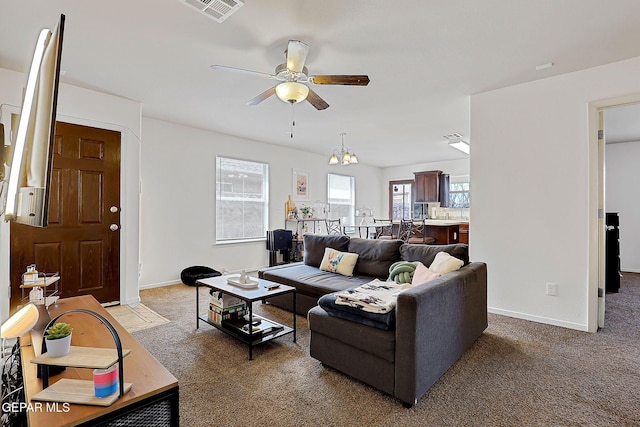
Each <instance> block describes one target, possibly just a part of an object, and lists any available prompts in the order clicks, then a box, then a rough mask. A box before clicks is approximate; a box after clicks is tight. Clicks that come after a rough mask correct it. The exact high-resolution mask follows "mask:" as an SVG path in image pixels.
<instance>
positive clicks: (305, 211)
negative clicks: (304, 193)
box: [300, 205, 313, 219]
mask: <svg viewBox="0 0 640 427" xmlns="http://www.w3.org/2000/svg"><path fill="white" fill-rule="evenodd" d="M300 213H302V218H304V219H308V218H313V208H312V207H311V206H305V205H302V206H301V207H300Z"/></svg>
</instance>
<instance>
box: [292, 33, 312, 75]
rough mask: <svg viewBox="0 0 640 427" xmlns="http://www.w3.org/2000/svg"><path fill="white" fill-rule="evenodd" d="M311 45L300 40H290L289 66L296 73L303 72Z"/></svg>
mask: <svg viewBox="0 0 640 427" xmlns="http://www.w3.org/2000/svg"><path fill="white" fill-rule="evenodd" d="M307 53H309V46H308V45H306V44H305V43H302V42H301V41H299V40H289V45H288V46H287V68H288V69H289V70H291V71H295V72H296V73H301V72H302V68H303V67H304V62H305V61H306V60H307Z"/></svg>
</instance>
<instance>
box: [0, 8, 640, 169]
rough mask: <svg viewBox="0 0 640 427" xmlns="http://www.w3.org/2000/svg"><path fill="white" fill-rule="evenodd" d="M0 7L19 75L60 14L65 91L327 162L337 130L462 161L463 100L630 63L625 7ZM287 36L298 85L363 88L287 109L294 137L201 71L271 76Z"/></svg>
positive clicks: (404, 153)
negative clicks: (304, 70) (301, 50)
mask: <svg viewBox="0 0 640 427" xmlns="http://www.w3.org/2000/svg"><path fill="white" fill-rule="evenodd" d="M0 10H2V14H1V16H2V17H1V18H0V19H1V20H2V23H1V25H0V40H2V43H0V67H3V68H7V69H11V70H16V71H21V72H26V71H27V70H28V66H29V61H30V57H31V54H32V50H33V47H34V44H35V40H36V37H37V34H38V32H39V30H40V29H41V28H43V27H47V26H53V25H54V24H55V23H56V22H57V20H58V16H59V14H60V13H64V14H65V15H66V18H67V19H66V30H65V40H64V49H63V64H62V65H63V70H64V71H65V74H64V76H63V77H62V81H63V82H65V83H69V84H73V85H76V86H80V87H86V88H89V89H93V90H97V91H101V92H105V93H109V94H113V95H117V96H120V97H124V98H128V99H132V100H136V101H139V102H141V103H142V105H143V115H144V116H147V117H153V118H158V119H163V120H168V121H172V122H177V123H182V124H185V125H189V126H194V127H198V128H203V129H211V130H215V131H218V132H222V133H225V134H232V135H238V136H241V137H244V138H249V139H253V140H258V141H263V142H268V143H273V144H280V145H285V146H289V147H295V148H300V149H301V150H306V151H313V152H317V153H322V154H326V155H327V157H328V156H329V155H330V154H331V152H332V151H333V149H334V148H336V147H337V146H339V144H340V136H339V133H341V132H346V134H347V135H346V137H345V143H346V145H347V146H349V147H351V148H352V149H353V150H354V151H356V153H357V154H358V158H359V159H360V161H361V162H362V163H366V164H370V165H375V166H394V165H404V164H415V163H423V162H432V161H441V160H452V159H457V158H462V157H464V156H465V155H464V154H462V153H459V152H458V151H456V150H454V149H452V148H450V147H448V146H447V144H446V143H445V142H444V138H443V137H442V135H445V134H450V133H453V132H458V133H461V134H462V135H464V136H465V137H466V139H469V135H470V129H469V96H470V95H472V94H475V93H479V92H483V91H487V90H490V89H496V88H500V87H505V86H509V85H513V84H518V83H523V82H528V81H532V80H536V79H542V78H545V77H549V76H553V75H557V74H562V73H567V72H571V71H576V70H581V69H585V68H589V67H594V66H597V65H601V64H605V63H609V62H614V61H619V60H623V59H627V58H632V57H636V56H640V43H638V40H640V25H639V24H638V23H639V22H640V2H639V1H637V0H611V1H607V2H605V1H602V0H562V1H558V0H536V1H531V0H454V1H442V0H437V1H436V0H405V1H402V2H399V1H379V0H351V1H345V0H325V1H315V2H311V1H302V0H246V2H245V5H244V7H242V8H240V9H239V10H238V11H237V12H236V13H235V14H234V15H232V16H231V17H230V18H229V19H227V20H226V21H225V22H223V23H217V22H215V21H214V20H212V19H210V18H208V17H206V16H204V15H202V14H200V13H198V12H197V11H195V10H193V9H191V8H189V7H187V6H185V5H184V4H182V3H181V2H180V1H179V0H160V1H152V0H133V1H132V0H109V1H101V2H98V1H87V0H85V1H78V0H32V1H16V0H0ZM289 39H298V40H302V41H304V42H305V43H307V44H308V45H310V52H309V55H308V57H307V62H306V65H307V67H308V68H309V72H310V74H367V75H369V77H370V79H371V83H370V84H369V86H367V87H352V86H326V85H323V86H315V87H314V90H315V91H316V92H317V93H318V94H319V95H320V96H321V97H322V98H324V99H325V100H326V101H327V102H328V103H329V104H330V107H329V108H328V109H327V110H324V111H317V110H315V109H314V108H313V107H312V106H311V105H310V104H308V103H306V102H305V103H302V104H299V105H296V107H295V119H296V127H295V137H294V138H293V139H291V138H290V137H289V130H290V119H291V111H290V107H289V106H288V105H287V104H285V103H283V102H281V101H279V100H278V99H276V98H275V97H271V98H269V99H268V100H266V101H264V102H262V103H261V104H259V105H257V106H246V105H245V102H246V101H248V100H249V99H251V98H253V97H254V96H255V95H257V94H259V93H260V92H262V91H264V90H266V89H267V88H269V87H270V86H273V81H272V80H268V79H262V78H260V77H255V76H249V75H243V74H234V73H228V72H223V71H216V70H212V69H211V68H210V65H212V64H222V65H228V66H233V67H239V68H245V69H250V70H256V71H261V72H266V73H272V72H273V70H274V68H275V66H276V65H278V64H280V63H282V62H283V59H284V56H283V51H284V49H285V47H286V44H287V40H289ZM550 62H553V63H554V66H553V67H551V68H547V69H543V70H540V71H537V70H536V66H538V65H541V64H546V63H550ZM498 125H499V124H498ZM470 142H471V146H472V147H473V141H470Z"/></svg>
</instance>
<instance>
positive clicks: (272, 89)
mask: <svg viewBox="0 0 640 427" xmlns="http://www.w3.org/2000/svg"><path fill="white" fill-rule="evenodd" d="M275 93H276V87H275V86H274V87H270V88H269V89H267V90H265V91H264V92H262V93H261V94H260V95H258V96H256V97H255V98H252V99H250V100H248V101H247V105H256V104H259V103H261V102H262V101H264V100H265V99H267V98H268V97H270V96H271V95H274V94H275Z"/></svg>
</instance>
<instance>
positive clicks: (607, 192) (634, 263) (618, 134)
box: [589, 94, 640, 331]
mask: <svg viewBox="0 0 640 427" xmlns="http://www.w3.org/2000/svg"><path fill="white" fill-rule="evenodd" d="M589 128H590V153H591V155H590V158H591V161H590V171H591V173H590V176H591V178H590V179H591V185H590V188H591V190H590V194H591V196H592V197H591V202H590V205H589V206H590V208H589V209H590V212H591V213H592V214H591V215H590V218H592V219H591V220H590V230H591V231H590V241H591V242H593V243H594V244H593V245H591V249H590V251H589V254H590V255H589V259H590V262H589V265H590V267H589V271H590V277H591V279H592V280H591V283H592V285H591V286H590V289H591V291H590V296H589V300H590V313H591V314H590V316H589V326H590V327H589V329H590V330H593V331H595V330H597V329H599V328H603V327H605V322H604V319H605V301H606V294H607V292H612V289H615V287H616V286H615V281H614V280H613V279H615V274H618V272H619V271H625V270H627V271H630V272H636V270H637V272H640V251H638V250H637V249H635V248H637V247H638V246H637V244H640V242H637V244H636V242H635V237H634V236H638V235H640V234H639V233H640V230H635V231H634V227H637V226H636V225H635V223H638V219H640V202H636V200H635V199H637V198H636V197H635V196H632V194H635V193H636V192H637V190H636V189H635V188H634V183H635V182H636V178H635V173H634V172H635V170H636V169H637V163H638V160H639V159H640V94H634V95H629V96H625V97H620V98H614V99H606V100H601V101H597V102H593V103H591V104H590V106H589ZM595 212H597V215H593V213H595ZM616 213H617V215H614V214H616ZM607 214H609V215H607ZM622 216H624V217H625V220H619V218H621V217H622ZM607 217H609V220H610V221H611V223H610V224H609V225H607ZM613 219H618V220H619V221H620V222H621V223H622V224H621V225H623V226H622V227H621V228H620V234H619V242H618V241H614V240H613V237H616V236H617V232H618V230H615V231H614V232H612V230H613V227H614V225H613V224H614V223H615V221H612V220H613ZM625 223H626V226H624V224H625ZM607 234H608V235H607ZM637 239H638V240H640V238H637ZM634 245H635V246H634ZM614 248H616V249H618V250H619V253H620V255H619V258H618V262H612V258H610V259H609V260H608V262H607V256H609V257H614V259H615V257H617V256H618V255H617V254H612V250H613V249H614ZM612 269H615V270H612ZM612 278H613V279H612ZM614 292H615V291H614Z"/></svg>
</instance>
